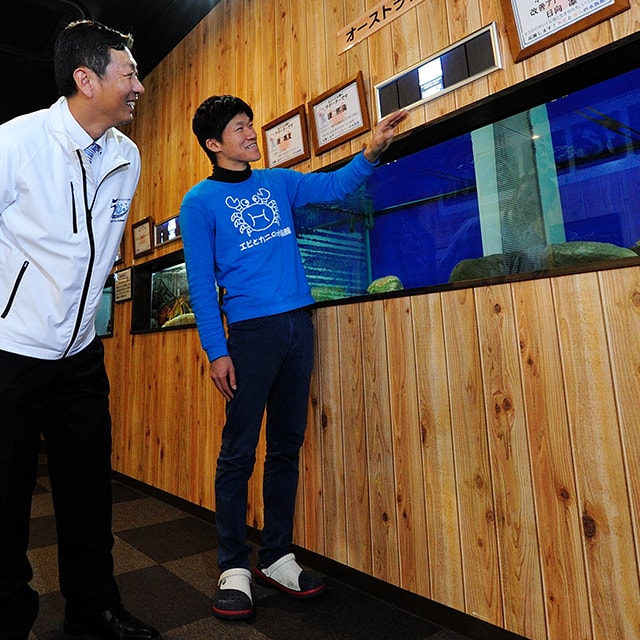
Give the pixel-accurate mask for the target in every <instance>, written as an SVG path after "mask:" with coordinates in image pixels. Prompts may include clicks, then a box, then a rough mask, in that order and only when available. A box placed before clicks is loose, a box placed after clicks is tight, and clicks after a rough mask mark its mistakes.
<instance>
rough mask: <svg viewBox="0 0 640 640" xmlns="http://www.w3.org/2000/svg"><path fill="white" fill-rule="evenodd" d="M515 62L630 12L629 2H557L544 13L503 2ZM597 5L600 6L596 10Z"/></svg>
mask: <svg viewBox="0 0 640 640" xmlns="http://www.w3.org/2000/svg"><path fill="white" fill-rule="evenodd" d="M500 1H501V4H502V10H503V12H504V16H505V20H506V26H507V36H508V38H509V44H510V46H511V52H512V54H513V59H514V60H515V62H520V61H521V60H524V59H525V58H529V57H530V56H532V55H534V54H536V53H539V52H540V51H543V50H544V49H548V48H549V47H552V46H554V45H556V44H558V43H560V42H562V41H563V40H566V39H567V38H570V37H571V36H574V35H576V34H577V33H580V32H581V31H584V30H586V29H588V28H589V27H592V26H593V25H595V24H598V23H599V22H602V21H603V20H607V19H608V18H611V17H612V16H615V15H617V14H618V13H621V12H623V11H626V10H627V9H628V8H629V0H601V1H600V2H594V0H575V1H574V2H573V4H571V6H570V5H569V0H556V2H555V3H554V5H553V7H552V8H551V9H549V10H548V11H546V12H544V10H543V11H540V9H539V5H537V4H535V3H532V2H531V0H500ZM594 5H597V6H594Z"/></svg>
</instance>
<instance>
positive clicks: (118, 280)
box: [113, 267, 133, 302]
mask: <svg viewBox="0 0 640 640" xmlns="http://www.w3.org/2000/svg"><path fill="white" fill-rule="evenodd" d="M132 281H133V269H132V268H131V267H127V268H126V269H121V270H120V271H115V272H114V273H113V286H114V289H113V301H114V302H126V301H127V300H131V298H132V296H133V282H132Z"/></svg>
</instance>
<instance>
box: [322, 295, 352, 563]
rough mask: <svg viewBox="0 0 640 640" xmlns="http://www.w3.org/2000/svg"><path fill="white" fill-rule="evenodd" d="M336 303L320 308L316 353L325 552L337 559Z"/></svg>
mask: <svg viewBox="0 0 640 640" xmlns="http://www.w3.org/2000/svg"><path fill="white" fill-rule="evenodd" d="M337 316H338V310H337V307H328V308H326V309H323V314H322V318H323V321H322V322H318V323H317V336H318V343H319V344H322V345H324V348H323V349H322V350H321V351H319V353H318V367H319V371H321V372H322V373H321V377H320V381H321V382H320V384H321V394H320V416H321V425H322V454H323V456H322V487H323V490H322V495H323V504H324V505H325V509H324V519H325V522H326V523H330V525H329V526H327V527H325V530H324V534H325V535H324V549H325V553H326V554H327V555H329V556H331V557H332V558H335V559H336V560H339V561H340V562H344V563H346V561H347V547H346V534H347V522H346V509H347V506H346V500H345V466H344V453H343V442H342V441H343V427H344V425H343V421H342V411H341V407H342V389H341V384H340V364H341V360H340V348H339V345H338V322H337Z"/></svg>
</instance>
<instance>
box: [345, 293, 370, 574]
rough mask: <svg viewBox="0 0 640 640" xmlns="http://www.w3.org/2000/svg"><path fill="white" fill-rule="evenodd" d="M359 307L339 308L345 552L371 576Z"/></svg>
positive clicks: (360, 569) (367, 470)
mask: <svg viewBox="0 0 640 640" xmlns="http://www.w3.org/2000/svg"><path fill="white" fill-rule="evenodd" d="M358 306H359V305H356V304H353V305H345V306H340V307H338V309H337V311H338V316H337V323H338V340H339V345H340V351H339V358H340V363H341V366H340V394H341V398H340V404H341V412H342V424H343V439H344V444H343V446H344V469H345V477H344V484H345V506H346V525H347V536H346V552H347V563H348V565H349V566H351V567H353V568H354V569H358V570H359V571H363V572H365V573H371V570H372V560H371V526H370V522H371V510H370V505H369V480H368V479H369V468H368V461H367V425H366V423H365V416H364V385H363V370H362V358H363V344H362V335H361V327H360V313H359V309H358Z"/></svg>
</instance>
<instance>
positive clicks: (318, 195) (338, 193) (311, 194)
mask: <svg viewBox="0 0 640 640" xmlns="http://www.w3.org/2000/svg"><path fill="white" fill-rule="evenodd" d="M376 166H377V163H376V164H374V163H371V162H369V161H368V160H367V159H366V158H365V157H364V152H361V153H359V154H358V155H356V156H354V158H353V159H352V160H351V161H350V162H349V163H348V164H346V165H345V166H344V167H341V168H340V169H337V170H335V171H326V172H322V171H318V172H314V173H298V172H297V171H291V170H289V173H290V174H295V175H296V176H297V184H296V189H295V193H294V194H293V197H292V207H302V206H304V205H307V204H311V203H314V204H315V203H318V202H333V201H335V200H342V199H343V198H345V197H346V196H348V195H349V194H351V193H353V192H354V191H355V190H356V189H357V188H358V187H359V186H360V185H361V184H362V183H363V182H365V180H367V178H369V176H371V174H372V173H373V171H374V169H375V168H376Z"/></svg>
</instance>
